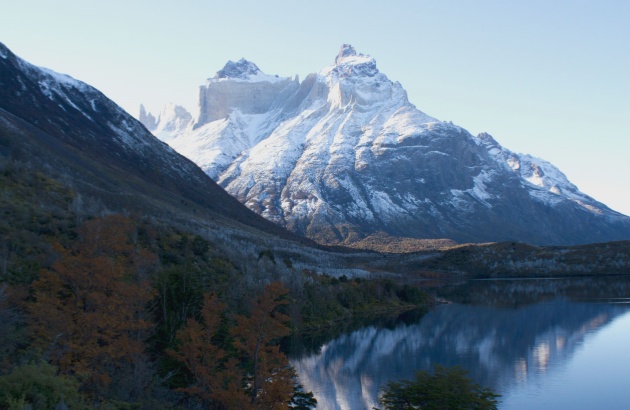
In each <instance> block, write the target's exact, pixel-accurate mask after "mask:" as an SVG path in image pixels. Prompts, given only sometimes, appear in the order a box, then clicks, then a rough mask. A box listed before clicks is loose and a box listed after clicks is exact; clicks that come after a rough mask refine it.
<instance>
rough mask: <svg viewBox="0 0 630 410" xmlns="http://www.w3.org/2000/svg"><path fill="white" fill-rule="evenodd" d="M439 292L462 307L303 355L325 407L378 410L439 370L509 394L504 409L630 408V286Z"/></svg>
mask: <svg viewBox="0 0 630 410" xmlns="http://www.w3.org/2000/svg"><path fill="white" fill-rule="evenodd" d="M435 291H436V292H438V294H439V296H441V297H445V298H447V299H449V300H455V301H457V302H456V303H451V304H444V305H440V306H437V307H435V308H434V309H431V310H430V311H429V312H428V313H426V314H425V315H424V316H422V317H421V318H419V319H417V320H415V321H413V322H411V323H410V322H409V321H406V322H405V321H403V322H400V323H398V324H396V325H395V326H391V325H390V326H388V327H379V326H366V327H363V328H361V329H358V330H356V331H353V332H350V333H347V334H344V335H342V336H339V337H337V338H335V339H334V340H330V341H328V342H326V343H324V344H323V345H321V347H320V348H319V349H318V350H316V351H315V352H311V353H302V354H299V355H293V356H292V357H291V360H292V364H293V365H294V366H295V368H296V369H297V371H298V374H299V376H300V380H301V382H302V384H303V385H304V386H305V388H306V389H307V390H311V391H313V392H314V393H315V396H316V398H317V400H318V401H319V405H318V408H321V409H371V408H372V407H373V406H376V405H377V396H378V391H379V389H380V387H381V386H383V385H384V384H385V383H386V382H387V381H388V380H394V379H401V378H411V377H412V376H413V374H414V372H415V371H416V370H419V369H430V368H431V366H432V365H433V364H441V365H444V366H455V365H458V366H461V367H463V368H464V369H466V370H468V371H469V374H470V376H471V377H472V378H474V379H475V380H476V381H478V382H479V383H481V384H483V385H486V386H491V387H493V388H494V389H496V390H497V391H498V392H499V393H501V394H502V395H503V397H502V403H501V405H500V408H501V409H533V408H536V409H543V408H549V409H564V408H571V409H592V408H606V409H627V408H630V384H628V380H629V379H628V377H627V375H628V374H630V353H629V352H630V349H629V348H628V346H630V314H629V313H630V304H629V303H628V302H630V282H629V281H628V280H627V279H615V278H603V279H578V280H529V281H526V280H519V281H476V282H469V283H464V284H458V285H453V286H447V287H441V288H438V289H437V290H435ZM461 302H465V303H461ZM290 356H291V355H290Z"/></svg>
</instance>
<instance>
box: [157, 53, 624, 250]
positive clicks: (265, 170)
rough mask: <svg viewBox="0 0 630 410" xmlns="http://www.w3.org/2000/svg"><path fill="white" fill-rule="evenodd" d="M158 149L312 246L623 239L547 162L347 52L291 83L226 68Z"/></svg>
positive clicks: (611, 218) (618, 225)
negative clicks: (473, 126)
mask: <svg viewBox="0 0 630 410" xmlns="http://www.w3.org/2000/svg"><path fill="white" fill-rule="evenodd" d="M145 116H146V115H145ZM156 135H158V136H160V135H159V133H156ZM169 138H170V137H169ZM168 143H169V144H170V145H171V146H172V147H173V148H175V149H176V150H177V151H178V152H180V153H181V154H183V155H185V156H187V157H188V158H190V159H191V160H193V161H194V162H196V163H197V164H198V165H199V166H200V167H201V168H202V169H203V170H204V171H205V172H206V173H207V174H208V175H210V176H211V177H212V178H213V179H215V180H216V181H217V182H218V183H219V184H220V185H221V186H223V187H224V188H225V189H226V190H227V191H228V192H229V193H231V194H232V195H233V196H235V197H236V198H237V199H238V200H240V201H241V202H242V203H244V204H246V205H247V206H248V207H249V208H250V209H252V210H254V211H256V212H258V213H259V214H261V215H263V216H264V217H265V218H267V219H269V220H272V221H274V222H276V223H278V224H281V225H283V226H285V227H287V228H289V229H291V230H293V231H295V232H297V233H300V234H302V235H305V236H307V237H310V238H313V239H316V240H318V241H320V242H323V243H345V244H351V243H353V242H355V241H357V240H361V239H363V238H365V237H366V236H370V235H372V234H383V233H385V234H386V235H391V236H396V237H412V238H451V239H455V240H457V241H462V242H469V241H474V242H480V241H500V240H517V241H524V242H530V243H535V244H575V243H587V242H597V241H609V240H616V239H628V238H630V218H628V217H626V216H624V215H621V214H619V213H617V212H614V211H612V210H610V209H609V208H607V207H606V206H605V205H603V204H601V203H599V202H597V201H595V200H594V199H592V198H590V197H589V196H587V195H585V194H583V193H581V192H580V191H579V190H578V189H577V188H576V187H575V186H574V185H573V184H571V183H570V182H569V181H568V179H567V178H566V177H565V176H564V174H562V172H560V171H559V170H558V169H557V168H555V167H554V166H553V165H551V164H550V163H548V162H546V161H543V160H540V159H537V158H534V157H531V156H529V155H521V154H516V153H513V152H511V151H509V150H507V149H505V148H503V147H502V146H501V145H500V144H499V143H498V142H496V141H495V140H494V139H493V138H492V137H491V136H490V135H488V134H480V135H478V136H472V135H471V134H470V133H468V132H467V131H466V130H465V129H463V128H461V127H459V126H456V125H453V124H452V123H448V122H442V121H439V120H437V119H435V118H432V117H430V116H428V115H427V114H425V113H423V112H422V111H420V110H418V109H417V108H416V107H415V106H414V105H413V104H411V103H410V102H409V101H408V99H407V94H406V92H405V90H404V89H403V88H402V86H401V85H400V84H399V83H397V82H392V81H390V80H389V79H388V78H387V77H386V76H385V75H384V74H383V73H381V72H379V70H378V68H377V66H376V62H375V60H374V59H373V58H372V57H370V56H367V55H364V54H360V53H357V52H356V51H355V50H354V48H353V47H351V46H350V45H344V46H342V48H341V51H340V52H339V54H338V55H337V57H336V59H335V61H334V64H333V65H331V66H329V67H326V68H324V69H323V70H321V71H319V72H317V73H315V74H310V75H308V76H307V77H306V78H305V79H304V81H302V82H300V81H299V79H298V78H297V76H296V78H281V77H278V76H272V75H266V74H264V73H262V72H261V71H260V69H259V68H258V67H257V66H256V65H255V64H253V63H251V62H248V61H246V60H240V61H238V62H236V63H234V62H228V64H227V65H226V66H225V67H224V68H223V69H222V70H220V71H219V72H218V73H217V75H216V76H215V77H214V78H212V79H209V80H208V81H207V82H206V83H205V84H204V85H202V86H201V87H200V93H199V116H198V118H197V119H196V120H195V121H194V122H192V123H190V124H189V125H188V126H187V127H186V129H185V130H183V131H182V132H181V133H179V134H177V135H176V136H174V137H173V138H172V139H170V140H168Z"/></svg>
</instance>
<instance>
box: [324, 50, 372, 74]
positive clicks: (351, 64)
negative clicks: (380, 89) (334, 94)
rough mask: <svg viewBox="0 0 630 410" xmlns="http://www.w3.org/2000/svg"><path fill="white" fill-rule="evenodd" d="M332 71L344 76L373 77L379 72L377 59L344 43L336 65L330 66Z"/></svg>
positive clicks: (336, 59)
mask: <svg viewBox="0 0 630 410" xmlns="http://www.w3.org/2000/svg"><path fill="white" fill-rule="evenodd" d="M325 71H329V72H330V73H333V74H336V75H338V76H339V77H340V78H344V77H373V76H375V75H376V74H378V73H379V71H378V69H377V68H376V60H375V59H374V58H373V57H372V56H369V55H367V54H361V53H357V51H356V50H355V49H354V47H352V46H351V45H350V44H344V45H342V46H341V50H339V54H337V57H336V58H335V65H334V66H333V67H330V69H329V70H325Z"/></svg>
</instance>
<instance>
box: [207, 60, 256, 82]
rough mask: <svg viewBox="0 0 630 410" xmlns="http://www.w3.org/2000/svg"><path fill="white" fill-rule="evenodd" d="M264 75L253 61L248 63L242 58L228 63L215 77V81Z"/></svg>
mask: <svg viewBox="0 0 630 410" xmlns="http://www.w3.org/2000/svg"><path fill="white" fill-rule="evenodd" d="M258 74H262V71H260V69H259V68H258V66H257V65H256V64H254V63H252V62H251V61H247V60H245V59H244V58H241V59H240V60H238V61H236V62H235V61H232V60H230V61H228V62H227V63H226V64H225V66H224V67H223V68H222V69H221V70H219V71H217V74H216V75H215V76H214V79H215V80H218V79H221V78H225V79H228V78H241V79H247V78H249V76H253V75H258Z"/></svg>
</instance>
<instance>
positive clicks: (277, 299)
mask: <svg viewBox="0 0 630 410" xmlns="http://www.w3.org/2000/svg"><path fill="white" fill-rule="evenodd" d="M286 296H287V290H286V289H285V288H284V287H283V286H282V285H281V284H280V283H272V284H270V285H267V286H266V287H265V289H264V291H263V293H262V294H261V295H260V296H258V297H257V298H256V300H255V301H254V302H253V303H252V307H251V312H250V314H248V315H236V317H235V325H234V326H233V327H232V328H231V329H230V332H229V333H230V337H231V340H229V341H226V340H223V343H224V346H221V345H220V342H221V341H220V340H218V338H217V335H218V333H219V329H220V324H221V317H222V315H224V313H225V305H224V304H223V303H221V302H220V301H219V300H218V298H217V297H216V296H215V295H206V296H205V297H204V304H203V308H202V311H201V315H200V316H201V317H200V319H201V321H197V320H196V319H194V318H193V319H189V320H188V321H187V323H186V326H185V327H184V328H182V329H180V330H179V331H178V332H177V340H178V342H179V345H178V349H177V350H176V351H172V352H171V353H170V355H171V357H173V358H175V359H177V360H178V361H179V362H180V363H182V364H183V365H184V366H185V367H186V369H187V370H188V372H189V373H190V375H191V378H192V382H191V384H190V385H189V386H188V387H185V388H182V389H180V391H183V392H186V393H188V394H189V395H191V396H194V397H196V398H197V399H198V400H200V401H201V402H202V404H203V406H204V408H221V409H230V410H232V409H233V410H237V409H240V410H248V409H252V410H253V409H270V410H271V409H289V408H292V407H294V406H293V404H294V403H295V402H296V401H295V400H294V398H297V399H298V400H297V401H299V402H300V403H306V405H307V406H310V407H315V404H316V400H315V399H314V398H313V397H312V395H310V394H309V393H304V392H303V391H301V386H299V385H298V384H297V375H296V372H295V370H294V369H293V368H292V367H291V366H290V365H289V362H288V359H287V358H286V356H285V355H284V354H283V353H282V352H281V351H280V348H279V346H278V344H277V343H276V342H277V341H278V339H280V338H282V337H284V336H287V335H288V334H289V328H288V326H287V323H288V320H289V319H288V317H287V316H286V315H285V314H283V313H281V312H279V308H280V307H281V306H283V305H286V304H288V300H287V297H286ZM228 342H229V343H228ZM296 395H297V396H296ZM310 407H300V408H310Z"/></svg>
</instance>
